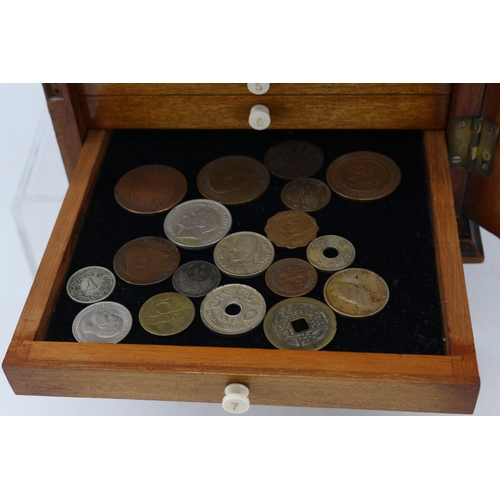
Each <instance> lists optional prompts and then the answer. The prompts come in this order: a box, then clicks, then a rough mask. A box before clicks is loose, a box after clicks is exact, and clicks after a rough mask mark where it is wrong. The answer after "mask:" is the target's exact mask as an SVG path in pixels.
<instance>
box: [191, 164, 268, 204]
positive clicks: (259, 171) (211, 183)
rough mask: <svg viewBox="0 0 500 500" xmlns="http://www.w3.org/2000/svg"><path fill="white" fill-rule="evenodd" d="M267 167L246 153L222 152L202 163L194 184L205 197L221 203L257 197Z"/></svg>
mask: <svg viewBox="0 0 500 500" xmlns="http://www.w3.org/2000/svg"><path fill="white" fill-rule="evenodd" d="M270 180H271V176H270V175H269V170H267V168H266V167H265V166H264V165H263V164H262V163H261V162H260V161H258V160H255V159H253V158H250V157H248V156H224V157H222V158H218V159H217V160H214V161H211V162H210V163H208V164H207V165H205V166H204V167H203V168H202V169H201V170H200V173H199V174H198V178H197V179H196V184H197V186H198V190H199V191H200V193H201V194H202V195H203V196H204V197H205V198H209V199H211V200H215V201H218V202H219V203H222V204H224V205H242V204H244V203H250V202H251V201H254V200H256V199H257V198H260V197H261V196H262V195H263V194H264V193H265V192H266V190H267V188H268V187H269V183H270Z"/></svg>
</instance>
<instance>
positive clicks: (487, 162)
mask: <svg viewBox="0 0 500 500" xmlns="http://www.w3.org/2000/svg"><path fill="white" fill-rule="evenodd" d="M499 131H500V127H499V126H498V125H495V124H494V123H493V122H490V121H489V120H486V119H484V118H481V117H474V118H471V117H466V116H462V117H459V118H454V119H453V122H452V130H451V140H450V147H449V150H448V151H449V162H450V167H451V168H463V169H465V170H467V171H468V172H479V173H481V174H483V175H485V176H486V177H490V176H491V170H492V167H493V155H494V154H495V149H496V147H497V142H498V135H499Z"/></svg>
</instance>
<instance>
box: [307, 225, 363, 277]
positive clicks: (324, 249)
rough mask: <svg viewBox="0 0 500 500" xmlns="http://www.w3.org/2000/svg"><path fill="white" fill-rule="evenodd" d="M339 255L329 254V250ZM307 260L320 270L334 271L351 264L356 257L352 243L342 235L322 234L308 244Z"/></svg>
mask: <svg viewBox="0 0 500 500" xmlns="http://www.w3.org/2000/svg"><path fill="white" fill-rule="evenodd" d="M329 250H331V251H333V253H335V251H336V252H338V254H337V255H334V256H328V255H327V254H328V251H329ZM306 255H307V260H308V261H309V262H310V263H311V264H312V265H313V266H314V267H315V268H316V269H319V270H320V271H326V272H329V273H333V272H335V271H340V269H344V268H345V267H348V266H350V265H351V264H352V263H353V262H354V258H355V257H356V251H355V250H354V246H353V245H352V243H351V242H350V241H348V240H346V239H345V238H342V237H341V236H335V235H332V234H329V235H326V236H320V237H319V238H316V239H315V240H313V241H311V243H309V245H308V246H307V253H306Z"/></svg>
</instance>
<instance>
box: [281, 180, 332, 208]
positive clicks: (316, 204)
mask: <svg viewBox="0 0 500 500" xmlns="http://www.w3.org/2000/svg"><path fill="white" fill-rule="evenodd" d="M331 198H332V192H331V191H330V188H329V187H328V186H327V185H326V184H325V183H324V182H322V181H320V180H318V179H311V178H309V177H306V178H303V179H295V180H293V181H290V182H289V183H288V184H287V185H286V186H285V187H284V188H283V189H282V191H281V201H282V202H283V203H284V204H285V205H286V206H287V207H288V208H291V209H292V210H298V211H299V212H316V211H318V210H321V209H322V208H325V207H326V206H327V205H328V203H330V200H331Z"/></svg>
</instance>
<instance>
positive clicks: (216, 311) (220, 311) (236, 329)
mask: <svg viewBox="0 0 500 500" xmlns="http://www.w3.org/2000/svg"><path fill="white" fill-rule="evenodd" d="M200 315H201V319H202V321H203V323H204V324H205V326H206V327H207V328H209V329H210V330H212V331H214V332H216V333H220V334H222V335H241V334H242V333H247V332H249V331H251V330H253V329H254V328H256V327H257V326H259V325H260V323H261V322H262V320H263V319H264V316H265V315H266V301H265V300H264V297H263V296H262V295H261V294H260V293H259V292H258V291H257V290H255V289H254V288H252V287H250V286H247V285H241V284H239V283H232V284H230V285H223V286H220V287H218V288H216V289H215V290H212V291H211V292H210V293H208V294H207V296H206V297H205V298H204V299H203V302H202V303H201V307H200Z"/></svg>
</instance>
